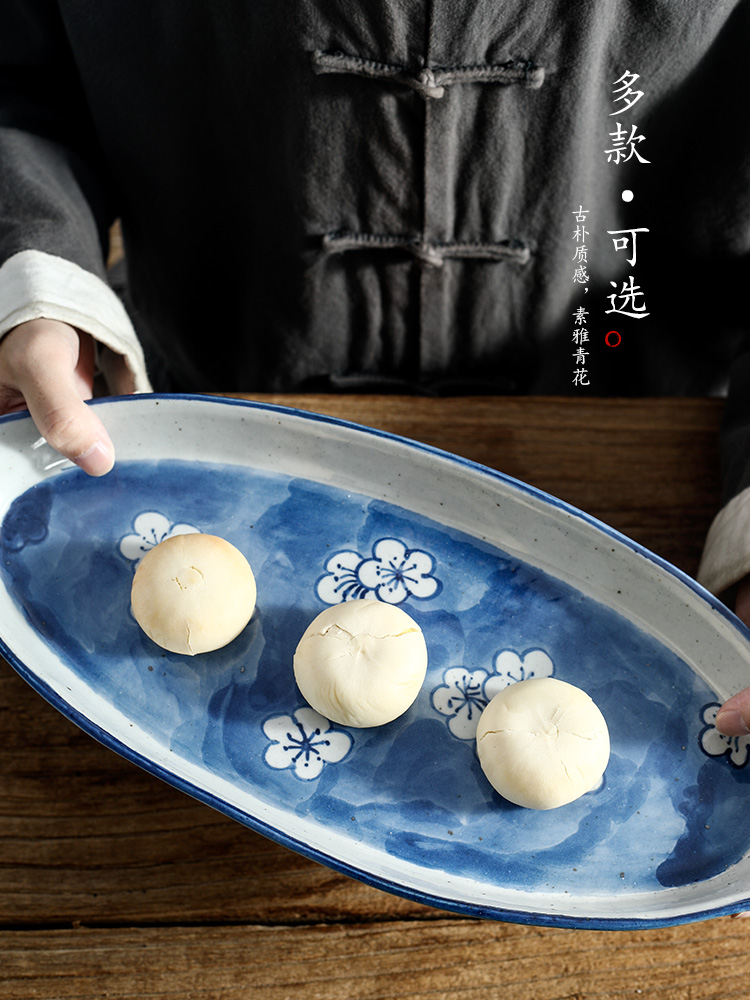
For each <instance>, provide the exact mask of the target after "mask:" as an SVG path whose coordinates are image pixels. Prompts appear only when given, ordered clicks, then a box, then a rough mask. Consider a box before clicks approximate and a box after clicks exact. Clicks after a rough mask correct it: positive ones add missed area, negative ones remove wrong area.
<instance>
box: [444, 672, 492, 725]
mask: <svg viewBox="0 0 750 1000" xmlns="http://www.w3.org/2000/svg"><path fill="white" fill-rule="evenodd" d="M487 678H488V674H487V671H486V670H467V669H466V667H451V668H450V669H448V670H446V671H445V673H444V674H443V683H442V684H441V685H440V686H439V687H436V688H435V689H434V690H433V692H432V707H433V708H434V709H435V711H437V712H440V714H441V715H446V716H448V719H447V723H448V729H449V730H450V731H451V733H452V734H453V735H454V736H455V737H456V739H459V740H473V739H474V737H475V735H476V731H477V723H478V722H479V716H480V715H481V714H482V712H483V711H484V707H485V705H486V704H487V702H488V701H489V699H488V698H487V697H486V695H485V691H484V686H485V683H486V681H487Z"/></svg>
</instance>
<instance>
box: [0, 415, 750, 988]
mask: <svg viewBox="0 0 750 1000" xmlns="http://www.w3.org/2000/svg"><path fill="white" fill-rule="evenodd" d="M263 398H264V399H270V400H271V401H273V402H281V403H288V404H290V405H293V406H299V407H304V408H309V409H313V410H318V411H320V412H325V413H331V414H334V415H336V416H341V417H345V418H348V419H351V420H355V421H358V422H360V423H365V424H370V425H372V426H376V427H381V428H384V429H386V430H389V431H394V432H397V433H399V434H405V435H407V436H410V437H414V438H417V439H419V440H421V441H426V442H428V443H430V444H434V445H437V446H440V447H442V448H446V449H448V450H451V451H455V452H457V453H459V454H461V455H465V456H467V457H469V458H472V459H476V460H478V461H480V462H482V463H485V464H487V465H490V466H493V467H495V468H497V469H500V470H502V471H504V472H507V473H510V474H511V475H513V476H517V477H519V478H521V479H524V480H526V481H527V482H530V483H532V484H534V485H536V486H539V487H541V488H542V489H545V490H548V491H549V492H551V493H553V494H555V495H557V496H559V497H561V498H563V499H565V500H568V501H570V502H572V503H573V504H576V505H577V506H580V507H582V508H584V509H586V510H587V511H589V512H590V513H592V514H594V515H595V516H597V517H599V518H601V519H602V520H604V521H606V522H608V523H609V524H611V525H613V526H614V527H616V528H618V529H620V530H621V531H623V532H625V533H626V534H628V535H630V536H631V537H633V538H635V539H637V540H638V541H640V542H643V543H644V544H646V545H647V546H649V547H650V548H652V549H654V550H655V551H656V552H658V553H660V554H661V555H663V556H665V557H667V558H668V559H670V560H671V561H673V562H674V563H676V564H677V565H678V566H680V567H681V568H682V569H684V570H686V571H687V572H689V573H694V572H695V569H696V567H697V563H698V558H699V555H700V549H701V544H702V539H703V536H704V533H705V530H706V528H707V527H708V525H709V523H710V521H711V518H712V516H713V514H714V512H715V510H716V506H717V503H718V494H717V486H716V478H717V475H716V464H717V458H716V443H715V436H716V430H717V426H718V422H719V418H720V413H721V403H720V402H719V401H716V400H643V401H612V400H592V399H583V398H576V399H568V400H553V399H487V398H482V399H448V400H434V399H405V398H396V397H344V396H342V397H332V396H295V397H290V396H284V397H281V396H274V397H263ZM0 711H1V712H2V715H1V718H2V730H1V733H2V736H1V737H0V768H2V783H1V784H0V789H1V798H0V871H1V872H2V874H1V876H0V922H1V923H2V928H1V929H0V1000H27V998H32V997H33V998H40V1000H51V998H76V1000H84V998H86V1000H90V998H98V997H109V998H118V1000H122V998H128V1000H136V998H138V1000H140V998H148V997H159V998H170V997H174V998H179V1000H192V998H195V1000H198V998H200V1000H213V998H217V1000H218V998H221V1000H234V998H240V997H242V998H244V997H250V996H252V997H256V996H257V997H259V998H263V1000H286V998H291V997H295V998H296V997H302V998H305V1000H323V998H325V1000H338V998H341V1000H355V998H362V1000H364V998H367V1000H388V998H397V997H398V998H421V997H424V998H429V1000H444V998H448V997H451V998H459V997H460V998H463V997H467V998H470V997H477V998H484V997H492V998H494V997H502V998H503V1000H553V998H554V1000H562V998H566V1000H570V998H576V1000H584V998H585V1000H589V998H594V997H596V998H597V1000H601V998H612V1000H614V998H615V997H617V998H618V1000H619V998H622V997H625V996H633V997H638V998H640V1000H646V998H654V1000H656V998H658V1000H686V998H688V1000H696V998H709V997H712V998H713V997H715V998H722V1000H725V998H727V997H734V996H737V997H739V996H743V997H744V996H746V995H747V992H748V982H749V981H750V920H737V919H733V918H721V919H715V920H710V921H706V922H703V923H698V924H689V925H685V926H682V927H677V928H668V929H657V930H643V931H637V932H624V931H606V932H605V931H578V930H569V929H555V928H536V927H526V926H521V925H515V924H503V923H495V922H489V921H480V920H474V919H467V918H462V917H460V916H455V915H451V914H448V913H445V912H442V911H438V910H434V909H430V908H428V907H425V906H422V905H420V904H417V903H412V902H409V901H407V900H404V899H400V898H397V897H395V896H390V895H387V894H385V893H382V892H380V891H378V890H375V889H372V888H369V887H367V886H365V885H362V884H360V883H358V882H354V881H351V880H350V879H348V878H346V877H345V876H343V875H338V874H335V873H333V872H331V871H329V870H327V869H326V868H323V867H321V866H319V865H317V864H316V863H314V862H312V861H308V860H306V859H304V858H302V857H299V856H297V855H295V854H292V853H291V852H289V851H288V850H286V849H284V848H282V847H279V846H277V845H275V844H273V843H271V842H269V841H267V840H265V839H264V838H263V837H261V836H259V835H257V834H255V833H252V832H251V831H249V830H247V829H245V828H244V827H242V826H240V825H238V824H237V823H234V822H233V821H232V820H229V819H226V818H225V817H224V816H222V815H220V814H218V813H216V812H214V811H212V810H211V809H210V808H208V807H207V806H204V805H201V804H198V803H197V802H194V801H193V800H191V799H189V798H188V797H187V796H185V795H183V794H181V793H180V792H178V791H175V790H174V789H172V788H171V787H169V786H167V785H165V784H162V783H161V782H160V781H159V780H158V779H156V778H153V777H151V776H149V775H148V774H146V773H145V772H142V771H141V770H140V769H139V768H137V767H136V766H134V765H132V764H129V763H127V762H126V761H124V760H122V759H120V758H119V757H117V756H116V755H115V754H114V753H112V752H111V751H109V750H106V749H104V748H103V747H102V746H100V745H99V744H97V743H96V742H94V740H92V739H91V738H90V737H88V736H86V735H85V734H84V733H82V732H81V731H79V730H78V729H77V728H76V727H75V726H74V725H73V724H72V723H70V722H68V721H67V720H66V719H65V718H63V717H62V716H61V715H59V714H58V713H57V712H56V711H55V710H54V709H53V708H51V707H50V706H49V705H47V704H46V702H44V701H43V700H42V699H41V698H40V697H39V696H38V695H37V694H35V693H34V692H33V691H32V690H31V689H30V688H29V687H27V686H26V684H25V683H24V682H23V681H22V680H20V678H19V677H18V676H17V675H16V674H15V673H14V672H13V671H12V670H11V669H10V668H9V667H7V665H5V664H2V669H0Z"/></svg>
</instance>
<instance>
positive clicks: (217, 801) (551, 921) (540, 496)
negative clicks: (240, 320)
mask: <svg viewBox="0 0 750 1000" xmlns="http://www.w3.org/2000/svg"><path fill="white" fill-rule="evenodd" d="M143 401H165V402H167V403H169V404H171V403H175V402H176V403H190V402H191V401H198V402H201V403H203V404H218V405H224V406H234V407H240V408H250V409H256V410H261V411H266V412H272V413H274V412H278V413H281V414H284V415H288V416H291V417H298V418H301V419H303V420H305V421H310V422H313V423H315V422H320V423H324V424H331V425H334V426H336V427H339V428H343V429H348V430H352V431H355V432H358V433H362V434H365V435H369V436H372V437H376V438H381V439H383V440H386V441H393V442H397V443H399V444H401V445H406V446H407V447H409V448H414V449H416V450H418V451H422V452H424V453H426V454H427V455H434V456H436V457H439V458H441V459H443V460H447V461H449V462H451V463H453V464H456V465H459V466H462V467H465V468H467V469H471V470H474V471H478V472H480V473H482V474H484V475H488V476H490V477H491V478H494V479H497V480H499V481H500V482H502V483H504V484H506V485H508V486H510V487H511V488H514V489H516V490H518V491H520V492H522V493H526V494H528V495H529V496H532V497H534V498H535V499H537V500H540V501H541V502H542V503H544V504H545V505H549V506H552V507H555V508H557V509H559V510H562V511H564V512H565V513H567V514H568V515H571V516H572V517H574V518H576V519H578V520H582V521H583V522H584V523H586V524H587V525H589V526H591V527H593V528H594V529H596V530H598V531H599V532H602V533H603V534H605V535H607V536H609V537H611V538H613V539H615V540H616V541H618V542H619V543H621V544H624V545H625V546H626V547H628V548H630V549H631V550H633V551H634V552H635V553H637V554H639V555H641V556H643V557H644V558H645V559H646V560H648V561H649V562H651V563H653V564H654V565H656V566H658V567H659V568H660V569H662V570H663V571H665V572H667V573H668V574H669V575H671V576H673V577H675V578H676V579H677V580H679V581H680V582H681V583H682V584H684V585H686V586H687V587H688V588H689V589H690V590H692V591H693V593H694V594H695V595H696V596H697V597H698V598H700V599H701V600H703V601H704V602H706V603H707V604H708V605H709V606H710V607H711V608H712V609H713V610H715V611H717V612H718V613H719V614H720V615H721V616H722V617H723V618H724V619H726V621H727V622H728V623H729V624H731V625H732V626H733V627H734V628H735V629H736V630H737V631H738V632H739V633H740V635H742V636H743V637H744V638H745V639H746V640H748V641H750V629H749V628H748V627H747V626H745V625H744V623H743V622H741V621H740V619H738V618H737V617H736V615H734V613H733V612H732V611H730V610H729V608H727V607H726V605H724V604H722V603H721V601H719V600H718V598H716V597H715V596H714V595H713V594H711V593H710V592H709V591H707V590H706V589H705V588H704V587H702V586H701V585H700V584H699V583H698V582H697V581H696V580H694V579H693V578H692V577H690V576H689V575H688V574H687V573H685V572H684V571H683V570H681V569H679V568H678V567H676V566H674V565H673V564H672V563H670V562H669V561H668V560H666V559H664V558H663V557H662V556H659V555H658V554H656V553H654V552H652V551H650V550H649V549H648V548H646V547H645V546H644V545H642V544H641V543H639V542H637V541H635V540H633V539H631V538H629V537H628V536H627V535H624V534H623V533H622V532H620V531H619V530H617V529H616V528H613V527H611V526H610V525H608V524H606V523H605V522H603V521H601V520H599V519H598V518H596V517H594V516H593V515H591V514H588V513H586V512H585V511H583V510H581V509H579V508H577V507H575V506H574V505H572V504H570V503H568V502H567V501H564V500H561V499H559V498H557V497H555V496H553V495H551V494H549V493H546V492H545V491H544V490H541V489H540V488H538V487H535V486H532V485H531V484H529V483H525V482H523V481H522V480H519V479H516V478H515V477H513V476H509V475H508V474H507V473H503V472H500V471H499V470H497V469H493V468H492V467H490V466H485V465H482V464H481V463H479V462H476V461H473V460H472V459H468V458H464V457H462V456H460V455H456V454H454V453H451V452H448V451H446V450H444V449H441V448H437V447H435V446H434V445H429V444H425V443H423V442H420V441H417V440H414V439H411V438H408V437H405V436H403V435H399V434H395V433H393V432H390V431H384V430H381V429H379V428H375V427H369V426H367V425H364V424H360V423H356V422H354V421H350V420H345V419H342V418H340V417H333V416H329V415H327V414H322V413H317V412H314V411H308V410H303V409H299V408H296V407H292V406H286V405H283V404H280V403H272V402H265V401H262V400H254V399H242V398H236V397H232V396H214V395H210V394H206V395H204V394H192V393H173V394H168V393H142V394H137V395H129V396H108V397H102V398H100V399H96V400H92V401H89V405H91V406H95V407H99V406H102V407H106V406H107V405H111V404H121V403H126V404H131V403H136V404H137V403H138V402H143ZM29 419H30V418H29V414H28V413H27V412H26V411H21V412H17V413H12V414H7V415H5V416H3V417H0V427H1V426H2V425H3V424H6V423H10V422H15V421H17V420H29ZM0 653H2V655H3V656H4V658H5V659H6V660H7V662H8V663H9V665H10V666H11V667H13V669H14V670H15V671H16V672H17V673H18V674H19V675H20V676H21V677H22V678H23V679H24V680H25V681H26V682H27V683H28V684H29V685H30V687H32V688H33V689H34V690H35V691H36V692H37V693H38V694H40V695H41V696H42V697H43V698H44V699H45V700H46V701H47V702H48V703H49V704H50V705H52V706H53V707H54V708H56V709H57V710H58V711H59V712H60V713H61V714H62V715H63V716H65V717H66V718H67V719H69V720H70V721H71V722H73V723H74V724H75V725H76V726H78V727H79V728H80V729H82V730H83V731H84V732H85V733H87V734H88V735H89V736H91V737H93V738H94V739H96V740H97V741H98V742H99V743H101V744H102V745H103V746H105V747H107V748H108V749H111V750H113V751H114V752H116V753H117V754H119V755H120V756H122V757H123V758H125V759H126V760H128V761H130V762H131V763H133V764H136V765H137V766H139V767H140V768H141V769H142V770H145V771H146V772H147V773H149V774H152V775H154V776H155V777H157V778H160V779H161V780H162V781H164V782H166V783H167V784H168V785H171V786H172V787H174V788H177V789H178V790H179V791H181V792H184V793H186V794H188V795H190V796H191V797H192V798H194V799H196V800H198V801H200V802H202V803H203V804H205V805H208V806H210V807H211V808H213V809H215V810H216V811H217V812H220V813H222V814H223V815H226V816H228V817H230V818H231V819H233V820H235V821H237V822H239V823H240V824H241V825H243V826H245V827H247V828H249V829H252V830H253V831H254V832H256V833H259V834H261V835H262V836H265V837H267V838H268V839H270V840H272V841H274V842H276V843H279V844H280V845H281V846H283V847H286V848H288V849H291V850H293V851H294V852H295V853H298V854H301V855H302V856H304V857H307V858H309V859H311V860H313V861H316V862H317V863H319V864H322V865H324V866H325V867H328V868H331V869H333V870H335V871H338V872H341V873H342V874H344V875H347V876H348V877H350V878H354V879H356V880H357V881H360V882H363V883H364V884H366V885H369V886H372V887H374V888H377V889H380V890H383V891H386V892H389V893H392V894H394V895H398V896H402V897H404V898H406V899H410V900H412V901H414V902H417V903H421V904H423V905H425V906H431V907H434V908H437V909H442V910H446V911H448V912H455V913H460V914H462V915H465V916H470V917H479V918H486V919H493V920H499V921H507V922H512V923H520V924H527V925H535V926H549V927H568V928H573V929H589V930H633V929H639V928H658V927H670V926H677V925H680V924H684V923H694V922H698V921H701V920H705V919H708V918H714V917H719V916H724V915H728V914H733V913H737V912H741V911H742V910H743V909H745V908H750V896H748V897H747V898H746V899H743V900H741V901H738V902H736V903H732V904H729V905H723V906H719V905H717V906H715V907H710V906H709V907H706V908H705V909H700V910H691V911H689V912H685V913H680V914H675V915H672V916H666V917H653V918H651V917H633V916H629V917H611V918H609V917H607V918H604V917H586V916H578V915H571V914H558V913H548V912H537V911H534V910H532V909H515V908H512V907H501V906H493V905H486V906H484V905H479V904H476V903H471V902H467V901H461V900H455V899H451V898H446V897H444V896H441V895H440V894H439V893H429V892H425V891H423V890H420V889H417V888H414V887H411V886H408V885H403V884H401V883H399V882H396V881H394V880H391V879H389V878H386V877H384V876H381V875H378V874H377V873H375V872H371V871H367V870H365V869H361V868H358V867H357V866H356V865H354V864H351V863H348V862H347V861H345V860H343V859H341V858H337V857H334V856H332V855H327V854H326V853H325V852H324V851H321V850H318V849H317V848H312V847H310V846H309V845H307V844H305V843H304V842H302V841H300V840H298V839H297V838H296V837H294V836H291V835H290V834H288V833H286V832H285V831H283V830H280V829H278V828H277V827H275V826H273V825H272V824H270V823H267V822H266V821H264V820H263V819H262V818H260V817H259V816H252V815H249V814H248V813H246V812H243V811H242V810H241V809H239V808H237V807H235V806H234V805H232V804H231V803H228V802H227V801H226V800H224V799H222V798H220V797H219V796H216V795H214V794H212V792H211V791H210V790H208V789H206V788H201V787H200V786H198V785H195V784H193V783H192V782H191V781H189V780H187V779H186V778H184V777H182V776H181V775H179V774H177V773H175V772H173V771H170V770H169V769H167V768H165V767H163V766H162V765H161V764H159V763H158V762H157V761H155V760H152V759H150V758H149V757H147V756H146V755H145V754H143V753H141V752H140V751H138V750H135V749H133V748H132V747H130V746H128V745H127V744H126V743H124V742H122V741H121V740H120V739H118V738H117V737H115V736H113V735H112V734H111V733H109V732H108V731H107V730H106V729H105V728H103V727H102V726H101V725H100V724H99V723H97V722H96V721H94V720H93V719H90V718H89V717H88V716H86V715H85V714H84V713H82V712H80V711H79V710H78V709H77V708H75V707H74V706H73V705H71V704H69V703H68V702H67V701H66V700H65V698H63V697H62V696H61V695H59V694H58V693H57V692H56V691H54V690H53V689H52V688H51V687H50V686H49V685H48V684H47V682H46V681H45V680H44V679H43V678H42V677H40V676H39V675H38V674H36V673H35V672H34V671H33V669H32V668H31V667H29V666H28V665H27V664H25V663H24V662H23V661H22V660H21V659H20V658H19V657H18V656H17V655H16V654H15V653H14V652H13V650H12V649H11V648H10V647H9V646H8V644H7V643H6V641H5V639H4V638H3V637H2V635H0Z"/></svg>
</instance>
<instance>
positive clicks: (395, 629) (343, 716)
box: [294, 600, 427, 727]
mask: <svg viewBox="0 0 750 1000" xmlns="http://www.w3.org/2000/svg"><path fill="white" fill-rule="evenodd" d="M426 671H427V646H426V644H425V641H424V636H423V635H422V630H421V629H420V627H419V626H418V625H417V623H416V622H415V621H414V619H413V618H410V617H409V615H407V613H406V612H405V611H402V610H401V608H397V607H395V606H394V605H392V604H385V603H384V602H383V601H370V600H357V601H345V602H344V603H343V604H335V605H333V606H332V607H330V608H326V610H325V611H322V612H321V613H320V614H319V615H318V617H317V618H315V620H314V621H313V622H312V623H311V624H310V625H309V626H308V628H307V630H306V631H305V634H304V635H303V636H302V638H301V639H300V641H299V644H298V646H297V651H296V653H295V654H294V676H295V679H296V681H297V685H298V687H299V689H300V691H301V693H302V696H303V698H304V699H305V700H306V701H307V702H308V704H309V705H311V706H312V708H314V709H315V711H316V712H320V714H321V715H323V716H325V718H326V719H329V720H330V721H331V722H338V723H340V724H341V725H343V726H356V727H369V726H382V725H384V724H385V723H386V722H392V721H393V719H396V718H398V716H399V715H402V714H403V713H404V712H405V711H406V710H407V708H409V706H410V705H411V704H412V703H413V702H414V699H415V698H416V697H417V694H418V693H419V689H420V688H421V686H422V684H423V682H424V678H425V673H426Z"/></svg>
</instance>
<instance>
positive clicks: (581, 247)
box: [572, 205, 591, 385]
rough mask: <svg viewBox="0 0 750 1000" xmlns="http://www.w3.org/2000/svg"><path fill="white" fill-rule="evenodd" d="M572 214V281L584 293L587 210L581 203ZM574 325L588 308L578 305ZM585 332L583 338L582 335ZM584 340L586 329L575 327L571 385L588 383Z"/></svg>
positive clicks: (587, 276) (579, 323)
mask: <svg viewBox="0 0 750 1000" xmlns="http://www.w3.org/2000/svg"><path fill="white" fill-rule="evenodd" d="M572 214H573V216H574V217H575V221H576V226H575V229H574V230H573V236H572V239H573V240H575V253H574V254H573V265H574V268H573V281H574V283H575V284H577V285H583V286H584V289H583V291H584V294H585V293H586V292H588V288H587V287H586V286H587V285H588V282H589V274H588V247H587V245H586V239H587V237H588V235H589V231H588V229H586V225H585V223H586V216H587V215H588V214H589V210H588V209H587V208H584V207H583V205H579V206H578V208H577V209H576V211H574V212H573V213H572ZM573 315H574V317H575V324H576V327H578V328H580V327H582V326H583V324H584V322H585V317H586V316H588V310H587V309H584V308H583V306H579V308H578V309H577V310H576V312H575V313H573ZM583 334H585V338H584V337H583ZM584 340H585V341H587V340H588V331H587V330H585V329H583V330H582V329H576V330H574V332H573V343H574V344H575V345H576V350H575V351H574V352H573V364H574V370H573V385H590V384H591V383H590V382H589V374H588V370H587V368H586V358H587V357H588V353H589V352H588V351H587V350H585V349H584V347H583V343H584Z"/></svg>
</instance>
